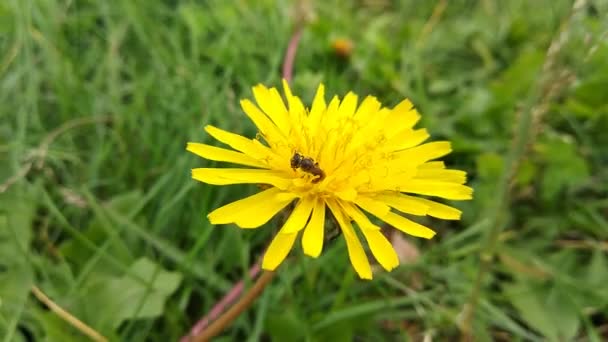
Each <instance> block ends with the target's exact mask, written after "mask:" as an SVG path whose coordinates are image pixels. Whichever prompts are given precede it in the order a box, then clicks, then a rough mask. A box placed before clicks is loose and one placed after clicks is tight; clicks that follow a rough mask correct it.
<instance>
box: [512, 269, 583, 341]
mask: <svg viewBox="0 0 608 342" xmlns="http://www.w3.org/2000/svg"><path fill="white" fill-rule="evenodd" d="M504 293H505V295H506V296H507V298H509V299H510V301H511V304H512V305H513V306H514V307H515V308H516V309H517V311H519V313H520V315H521V317H522V319H523V320H524V321H525V322H526V323H527V324H528V325H529V326H530V327H531V328H533V329H534V330H536V331H538V332H539V333H541V334H542V335H543V336H545V337H546V338H548V339H549V340H552V341H557V340H562V341H568V340H571V339H572V338H573V337H574V336H575V335H576V333H577V332H578V329H579V326H580V320H579V317H580V316H579V315H580V313H579V312H578V310H577V307H576V305H575V304H574V303H573V301H572V300H571V299H570V298H569V294H568V293H567V292H564V291H562V290H561V289H560V288H559V287H558V286H555V285H552V286H551V285H550V283H546V284H545V283H534V282H525V281H520V282H518V283H516V284H513V285H508V286H506V287H505V291H504Z"/></svg>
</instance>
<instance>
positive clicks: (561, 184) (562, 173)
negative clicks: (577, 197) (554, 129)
mask: <svg viewBox="0 0 608 342" xmlns="http://www.w3.org/2000/svg"><path fill="white" fill-rule="evenodd" d="M540 149H541V154H542V157H543V159H544V160H545V162H546V163H547V168H546V169H545V172H544V174H543V177H542V181H541V190H542V192H541V194H542V198H543V199H544V200H545V201H549V202H551V201H555V200H557V195H558V193H559V192H560V191H561V190H562V189H563V188H565V187H568V186H572V185H576V184H579V183H580V182H582V181H583V180H586V179H587V178H588V177H589V167H588V166H587V162H586V160H585V159H584V158H583V157H581V156H580V155H579V154H578V152H577V150H576V147H575V145H574V143H573V142H571V141H570V140H565V139H551V140H550V141H548V142H547V143H545V144H544V145H541V146H540Z"/></svg>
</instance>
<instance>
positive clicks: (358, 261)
mask: <svg viewBox="0 0 608 342" xmlns="http://www.w3.org/2000/svg"><path fill="white" fill-rule="evenodd" d="M327 206H329V209H330V210H331V211H332V213H333V214H334V217H335V218H336V220H337V221H338V224H339V225H340V228H341V229H342V233H344V239H345V240H346V248H347V249H348V256H349V258H350V262H351V264H352V265H353V268H354V269H355V272H357V274H358V275H359V277H361V278H362V279H372V268H371V266H370V265H369V260H367V256H366V255H365V251H364V250H363V246H361V241H359V238H358V237H357V235H356V234H355V231H354V229H353V227H352V225H351V224H350V221H349V220H347V219H346V218H345V217H344V214H343V213H342V209H341V208H340V206H339V205H338V204H337V203H335V202H334V201H333V200H327Z"/></svg>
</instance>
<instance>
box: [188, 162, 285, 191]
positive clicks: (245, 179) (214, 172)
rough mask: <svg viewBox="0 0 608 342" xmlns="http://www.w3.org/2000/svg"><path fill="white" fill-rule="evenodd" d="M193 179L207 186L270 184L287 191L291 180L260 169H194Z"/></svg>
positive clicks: (279, 174) (272, 171) (274, 172)
mask: <svg viewBox="0 0 608 342" xmlns="http://www.w3.org/2000/svg"><path fill="white" fill-rule="evenodd" d="M192 178H194V179H196V180H198V181H201V182H203V183H207V184H213V185H227V184H270V185H273V186H275V187H277V188H279V189H283V190H284V189H287V188H288V187H289V185H290V184H291V179H290V178H288V176H286V175H285V174H284V173H282V172H280V171H274V170H260V169H228V168H223V169H216V168H202V167H201V168H196V169H192Z"/></svg>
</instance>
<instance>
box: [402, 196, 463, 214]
mask: <svg viewBox="0 0 608 342" xmlns="http://www.w3.org/2000/svg"><path fill="white" fill-rule="evenodd" d="M403 196H404V197H407V198H409V199H410V200H411V201H412V202H418V203H420V204H421V205H424V206H426V207H427V208H428V212H427V215H429V216H433V217H436V218H440V219H444V220H460V216H461V215H462V211H460V210H458V209H456V208H453V207H450V206H448V205H445V204H441V203H437V202H434V201H431V200H428V199H426V198H419V197H413V196H407V195H403Z"/></svg>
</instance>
